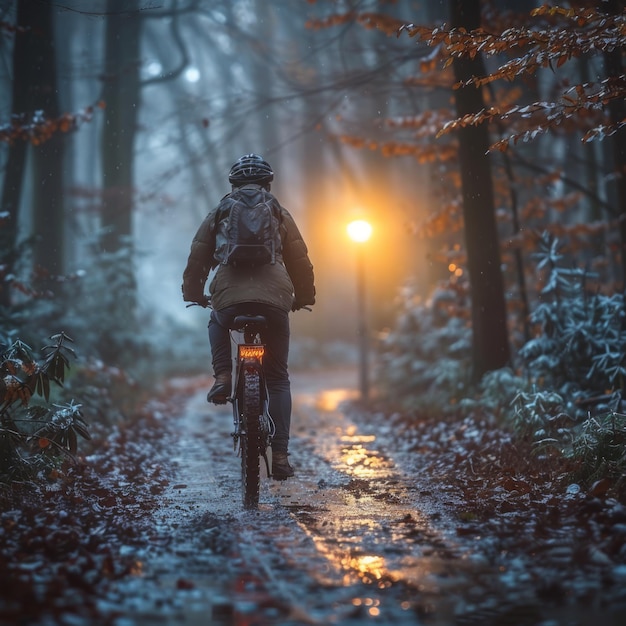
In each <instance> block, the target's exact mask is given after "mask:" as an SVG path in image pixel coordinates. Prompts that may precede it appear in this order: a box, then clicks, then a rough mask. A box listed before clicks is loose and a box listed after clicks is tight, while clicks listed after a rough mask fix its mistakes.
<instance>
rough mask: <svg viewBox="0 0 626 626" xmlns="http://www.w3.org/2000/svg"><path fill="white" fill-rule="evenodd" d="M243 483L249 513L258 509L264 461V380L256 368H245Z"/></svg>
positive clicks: (242, 441) (242, 446)
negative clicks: (262, 382)
mask: <svg viewBox="0 0 626 626" xmlns="http://www.w3.org/2000/svg"><path fill="white" fill-rule="evenodd" d="M242 392H243V393H242V398H241V399H242V410H241V413H242V418H243V432H242V434H241V438H240V442H241V482H242V487H243V505H244V507H245V508H246V509H256V508H257V507H258V506H259V487H260V482H261V476H260V457H261V436H262V433H261V428H260V417H261V412H262V410H263V407H262V406H261V376H260V372H259V370H258V369H257V368H255V367H249V366H247V367H244V370H243V389H242Z"/></svg>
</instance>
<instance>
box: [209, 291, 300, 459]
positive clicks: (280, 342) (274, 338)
mask: <svg viewBox="0 0 626 626" xmlns="http://www.w3.org/2000/svg"><path fill="white" fill-rule="evenodd" d="M247 313H249V314H253V315H263V316H264V317H265V318H266V319H267V328H266V330H265V331H264V332H263V333H262V336H261V338H262V340H263V343H264V344H265V346H266V351H265V357H264V359H263V369H264V371H265V377H266V380H267V389H268V392H269V411H270V415H271V416H272V419H273V420H274V424H275V425H276V434H275V435H274V439H273V440H272V450H274V451H275V452H286V451H287V447H288V445H289V429H290V426H291V386H290V383H289V372H288V369H287V360H288V357H289V313H287V311H283V310H282V309H279V308H277V307H274V306H271V305H269V304H262V303H258V302H250V303H241V304H234V305H232V306H229V307H226V308H224V309H221V310H219V311H212V312H211V317H210V319H209V341H210V343H211V355H212V360H213V371H214V373H215V374H216V375H217V374H219V373H221V372H230V371H231V369H232V356H231V348H230V335H229V332H228V330H229V328H231V327H232V323H233V320H234V318H235V317H236V316H237V315H243V314H247Z"/></svg>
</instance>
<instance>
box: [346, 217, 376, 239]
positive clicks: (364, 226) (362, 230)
mask: <svg viewBox="0 0 626 626" xmlns="http://www.w3.org/2000/svg"><path fill="white" fill-rule="evenodd" d="M347 230H348V236H349V237H350V239H352V241H355V242H357V243H365V242H366V241H367V240H368V239H369V238H370V237H371V236H372V225H371V224H370V223H369V222H366V221H365V220H354V222H350V223H349V224H348V228H347Z"/></svg>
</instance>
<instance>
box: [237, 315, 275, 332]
mask: <svg viewBox="0 0 626 626" xmlns="http://www.w3.org/2000/svg"><path fill="white" fill-rule="evenodd" d="M266 326H267V320H266V319H265V317H264V316H263V315H237V316H236V317H235V319H234V320H233V326H232V327H233V329H234V330H240V331H241V330H243V329H244V328H246V327H249V328H257V329H261V328H265V327H266Z"/></svg>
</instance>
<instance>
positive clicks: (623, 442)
mask: <svg viewBox="0 0 626 626" xmlns="http://www.w3.org/2000/svg"><path fill="white" fill-rule="evenodd" d="M570 456H571V458H572V459H573V460H574V461H577V462H578V470H577V476H578V478H579V479H580V480H581V481H584V482H586V483H588V484H589V483H591V482H592V481H594V480H598V479H601V478H609V479H610V480H613V481H615V482H616V484H617V486H618V487H622V488H623V487H624V477H625V476H626V415H624V414H621V413H615V412H611V413H609V414H608V415H604V416H601V417H589V418H588V419H587V420H585V422H584V423H583V424H582V427H581V430H580V433H579V434H578V436H577V437H576V439H575V440H574V442H573V444H572V448H571V452H570Z"/></svg>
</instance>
